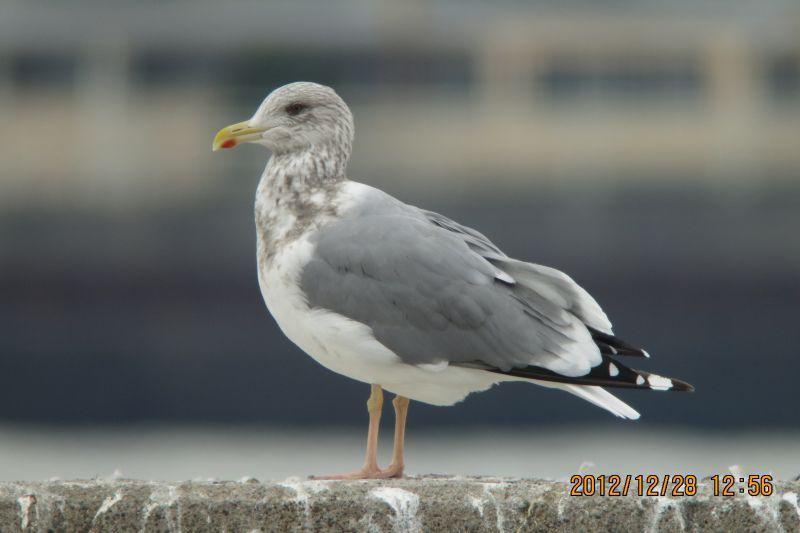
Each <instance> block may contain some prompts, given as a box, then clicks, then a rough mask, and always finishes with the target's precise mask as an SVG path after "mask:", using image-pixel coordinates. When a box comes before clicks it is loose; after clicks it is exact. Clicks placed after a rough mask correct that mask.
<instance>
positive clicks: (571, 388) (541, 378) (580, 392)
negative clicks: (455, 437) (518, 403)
mask: <svg viewBox="0 0 800 533" xmlns="http://www.w3.org/2000/svg"><path fill="white" fill-rule="evenodd" d="M621 355H622V354H621ZM601 357H602V362H601V363H600V364H599V365H597V366H595V367H594V368H592V369H591V371H589V373H587V374H584V375H582V376H564V375H561V374H558V373H556V372H553V371H552V370H548V369H546V368H543V367H540V366H526V367H522V368H511V369H509V370H500V369H499V368H491V367H488V366H485V365H481V366H479V368H482V369H483V370H487V371H489V372H494V373H497V374H503V375H505V376H509V377H510V378H516V379H520V380H524V381H530V382H533V383H536V384H537V385H542V386H545V387H549V388H555V389H562V390H565V391H567V392H569V393H572V394H574V395H575V396H578V397H580V398H583V399H584V400H586V401H588V402H590V403H593V404H595V405H596V406H598V407H602V408H603V409H605V410H607V411H609V412H610V413H612V414H613V415H615V416H618V417H620V418H627V419H630V420H636V419H638V418H639V413H638V412H636V410H635V409H633V408H632V407H631V406H629V405H628V404H626V403H625V402H623V401H622V400H620V399H619V398H617V397H616V396H614V395H613V394H611V393H610V392H608V391H606V390H605V389H603V388H602V387H617V388H628V389H645V390H673V391H687V392H690V391H693V390H694V387H692V386H691V385H690V384H689V383H686V382H685V381H682V380H680V379H675V378H667V377H664V376H659V375H658V374H652V373H650V372H645V371H643V370H636V369H633V368H628V367H627V366H625V365H623V364H622V363H620V362H619V361H617V360H615V359H612V358H611V357H610V356H608V355H606V354H605V353H603V354H601Z"/></svg>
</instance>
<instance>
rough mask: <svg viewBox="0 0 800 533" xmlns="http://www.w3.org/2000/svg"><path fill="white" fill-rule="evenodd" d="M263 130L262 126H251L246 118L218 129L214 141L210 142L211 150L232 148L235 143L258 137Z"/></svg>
mask: <svg viewBox="0 0 800 533" xmlns="http://www.w3.org/2000/svg"><path fill="white" fill-rule="evenodd" d="M264 131H266V130H264V128H253V127H251V126H250V122H249V121H247V120H245V121H244V122H239V123H238V124H231V125H230V126H228V127H225V128H222V129H221V130H219V132H218V133H217V134H216V135H215V136H214V142H213V143H211V151H212V152H216V151H217V150H219V149H221V148H233V147H234V146H236V145H237V144H240V143H246V142H250V141H254V140H256V139H260V138H261V134H262V133H264Z"/></svg>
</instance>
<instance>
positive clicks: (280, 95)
mask: <svg viewBox="0 0 800 533" xmlns="http://www.w3.org/2000/svg"><path fill="white" fill-rule="evenodd" d="M242 143H255V144H261V145H263V146H266V147H267V148H268V149H269V150H270V151H271V152H272V153H273V154H286V153H289V154H290V153H292V152H306V151H308V150H313V149H315V148H321V149H328V150H330V149H335V150H336V151H344V152H345V153H347V154H348V155H349V153H350V147H351V146H352V143H353V115H352V113H351V112H350V109H349V108H348V107H347V104H345V103H344V100H342V99H341V98H340V97H339V95H338V94H336V92H335V91H334V90H333V89H331V88H330V87H326V86H325V85H320V84H318V83H311V82H296V83H290V84H288V85H284V86H283V87H278V88H277V89H275V90H274V91H272V92H271V93H270V94H269V96H267V97H266V98H265V99H264V101H263V102H262V103H261V105H260V106H259V107H258V110H256V112H255V114H254V115H253V116H252V117H251V118H250V119H249V120H245V121H244V122H239V123H238V124H232V125H230V126H228V127H226V128H223V129H221V130H220V131H219V133H217V135H216V137H214V142H213V144H212V146H211V149H212V150H213V151H217V150H219V149H222V148H233V147H235V146H237V145H239V144H242Z"/></svg>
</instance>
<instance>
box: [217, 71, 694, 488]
mask: <svg viewBox="0 0 800 533" xmlns="http://www.w3.org/2000/svg"><path fill="white" fill-rule="evenodd" d="M353 137H354V125H353V115H352V113H351V112H350V109H349V108H348V106H347V104H345V102H344V101H343V100H342V99H341V98H340V97H339V96H338V95H337V94H336V92H335V91H334V90H333V89H331V88H330V87H326V86H324V85H320V84H317V83H311V82H296V83H290V84H288V85H284V86H282V87H279V88H277V89H275V90H274V91H273V92H272V93H270V94H269V95H268V96H267V97H266V99H265V100H264V101H263V103H262V104H261V105H260V106H259V107H258V109H257V110H256V112H255V114H254V115H253V116H252V117H251V118H250V119H249V120H246V121H244V122H240V123H238V124H233V125H231V126H228V127H226V128H223V129H222V130H220V131H219V133H217V135H216V136H215V137H214V141H213V144H212V150H214V151H217V150H220V149H223V148H234V147H235V146H237V145H239V144H242V143H254V144H260V145H262V146H264V147H266V148H267V149H268V150H269V151H270V152H271V157H270V159H269V161H268V163H267V165H266V168H265V170H264V172H263V174H262V176H261V180H260V182H259V184H258V188H257V191H256V199H255V223H256V234H257V248H256V250H257V259H258V282H259V287H260V289H261V293H262V295H263V297H264V301H265V302H266V305H267V308H268V309H269V312H270V313H271V314H272V316H273V317H274V319H275V321H276V322H277V324H278V326H279V327H280V329H281V330H282V331H283V333H284V334H285V335H286V336H287V337H288V338H289V339H290V340H291V341H292V342H293V343H294V344H296V345H297V346H298V347H299V348H300V349H302V350H303V351H304V352H306V353H307V354H308V355H310V356H311V357H312V358H313V359H315V360H316V361H317V362H318V363H320V364H322V365H323V366H324V367H326V368H328V369H330V370H332V371H334V372H337V373H339V374H342V375H345V376H347V377H349V378H352V379H355V380H358V381H362V382H364V383H367V384H369V385H370V386H371V394H370V396H369V399H368V401H367V411H368V413H369V431H368V435H367V447H366V456H365V460H364V465H363V467H362V468H361V469H360V470H358V471H355V472H350V473H346V474H337V475H333V476H320V477H318V478H317V479H370V478H392V477H402V475H403V470H404V461H403V446H404V437H405V427H406V417H407V413H408V406H409V401H410V400H416V401H419V402H424V403H428V404H432V405H438V406H448V405H453V404H455V403H457V402H459V401H461V400H463V399H464V398H465V397H466V396H467V395H468V394H470V393H472V392H478V391H484V390H486V389H488V388H490V387H491V386H493V385H495V384H497V383H500V382H506V381H524V382H528V383H535V384H536V385H541V386H544V387H549V388H553V389H561V390H564V391H567V392H569V393H572V394H574V395H576V396H578V397H580V398H583V399H584V400H586V401H588V402H591V403H593V404H595V405H597V406H599V407H602V408H603V409H606V410H607V411H610V412H611V413H612V414H614V415H616V416H618V417H620V418H625V419H637V418H639V413H637V412H636V411H635V410H634V409H633V408H631V407H630V406H629V405H627V404H626V403H624V402H623V401H621V400H619V399H618V398H616V397H615V396H613V395H612V394H611V393H609V392H608V391H606V390H605V389H604V388H603V387H623V388H632V389H651V390H673V391H691V390H693V387H692V386H691V385H689V384H688V383H686V382H684V381H680V380H677V379H671V378H666V377H662V376H659V375H657V374H652V373H649V372H644V371H641V370H635V369H632V368H629V367H627V366H625V365H623V364H622V363H620V362H619V361H618V357H628V356H630V357H649V355H648V353H647V352H646V351H644V350H643V349H641V348H637V347H636V346H634V345H632V344H629V343H627V342H625V341H623V340H621V339H619V338H618V337H616V336H615V335H614V333H613V331H612V329H611V323H610V322H609V320H608V317H607V316H606V314H605V313H604V312H603V310H602V309H601V308H600V306H599V305H598V304H597V302H596V301H595V300H594V298H592V296H590V295H589V293H588V292H586V291H585V290H584V289H583V288H581V287H580V286H579V285H578V284H577V283H575V282H574V281H573V280H572V279H571V278H570V277H569V276H567V275H566V274H564V273H563V272H560V271H558V270H555V269H553V268H549V267H546V266H542V265H538V264H534V263H528V262H525V261H520V260H517V259H513V258H511V257H509V256H507V255H506V254H504V253H503V252H502V251H501V250H500V249H499V248H498V247H497V246H495V245H494V244H493V243H492V242H491V241H490V240H489V239H488V238H487V237H485V236H484V235H483V234H481V233H479V232H478V231H476V230H474V229H472V228H469V227H467V226H463V225H461V224H459V223H457V222H454V221H453V220H451V219H449V218H447V217H445V216H443V215H440V214H438V213H434V212H432V211H426V210H424V209H420V208H417V207H414V206H411V205H408V204H406V203H404V202H402V201H400V200H398V199H396V198H394V197H392V196H390V195H389V194H387V193H385V192H383V191H381V190H379V189H376V188H373V187H370V186H369V185H365V184H362V183H358V182H355V181H351V180H349V179H348V178H347V163H348V160H349V159H350V153H351V150H352V145H353ZM384 390H386V391H389V392H391V393H394V394H395V395H396V396H395V397H394V399H393V401H392V404H393V406H394V411H395V433H394V450H393V453H392V459H391V463H390V464H389V466H388V467H386V468H380V467H379V466H378V461H377V443H378V429H379V426H380V418H381V411H382V407H383V391H384Z"/></svg>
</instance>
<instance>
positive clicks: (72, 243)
mask: <svg viewBox="0 0 800 533" xmlns="http://www.w3.org/2000/svg"><path fill="white" fill-rule="evenodd" d="M574 196H575V195H570V194H565V193H555V192H546V193H543V192H541V191H539V192H537V191H530V192H527V193H524V194H519V195H518V196H516V197H515V198H514V199H509V198H507V197H496V196H492V195H487V196H485V197H483V198H481V200H480V201H478V200H477V199H475V197H474V196H467V197H466V198H461V195H459V194H456V193H454V195H453V198H454V199H453V200H452V201H438V202H435V203H433V204H432V203H430V202H429V201H426V200H421V199H416V201H415V203H417V204H420V205H422V204H424V206H425V207H428V208H433V209H436V210H439V211H441V212H443V213H445V214H447V215H449V216H452V217H454V218H456V219H457V220H459V221H461V222H463V223H465V224H468V225H471V226H474V227H477V228H479V229H481V230H482V231H483V232H484V233H486V234H487V235H488V236H489V237H491V238H493V239H494V240H495V242H497V243H498V244H499V245H500V246H501V247H503V248H504V249H505V250H506V252H507V253H509V254H510V255H513V256H516V257H519V258H523V259H527V260H532V261H535V262H539V263H543V264H547V265H550V266H554V267H557V268H560V269H562V270H564V271H566V272H568V273H570V274H571V275H572V276H573V277H574V278H575V279H576V280H577V281H578V282H579V283H581V284H582V285H583V286H584V287H585V288H587V289H588V290H589V291H590V292H592V293H593V294H594V295H595V296H596V298H597V299H598V300H599V301H600V303H601V304H602V305H603V307H604V308H605V310H606V311H607V312H608V314H609V316H610V318H611V320H612V322H613V323H614V325H615V330H616V332H617V334H619V335H620V336H621V337H623V338H626V339H628V340H630V341H631V342H634V343H640V344H642V345H644V346H646V347H647V349H648V350H649V351H650V353H651V354H652V355H653V359H652V360H650V361H644V362H641V361H639V360H636V361H629V362H631V363H636V365H635V366H639V367H640V368H642V369H644V370H653V371H656V372H659V373H663V374H665V375H669V376H675V377H680V378H683V379H686V380H688V381H690V382H692V383H693V384H694V385H695V386H696V387H697V392H695V393H694V394H677V393H653V392H641V391H632V392H622V393H620V395H621V397H623V398H624V399H625V400H626V401H629V402H631V403H632V404H633V405H634V406H635V407H636V408H637V409H639V410H640V411H641V412H642V413H643V420H645V421H649V422H657V423H670V424H674V423H681V424H683V423H685V424H690V425H693V426H697V427H712V426H720V427H722V426H726V427H733V426H736V427H741V426H784V427H787V428H794V427H796V424H797V406H798V403H797V398H798V395H797V383H798V379H799V378H800V362H799V361H798V356H797V354H798V346H800V328H799V327H798V322H799V321H798V319H800V311H799V310H798V302H800V282H799V279H800V278H799V274H798V273H800V239H798V237H797V231H798V229H799V228H800V209H798V206H800V188H789V189H787V190H784V191H775V190H773V192H770V193H769V194H759V193H753V194H752V195H750V196H748V197H747V198H738V199H730V198H728V199H725V198H723V199H720V198H719V197H718V195H715V194H712V192H711V191H703V190H691V189H686V188H682V189H680V190H679V191H677V190H676V191H670V190H658V191H654V190H652V189H649V190H648V191H647V192H642V191H637V190H634V189H626V190H618V191H614V192H606V193H605V194H604V195H599V196H598V195H597V194H583V195H578V197H577V198H576V197H574ZM410 200H415V199H410ZM254 240H255V238H254V231H253V223H252V191H249V190H247V191H245V189H244V188H242V189H241V190H239V191H237V192H235V193H233V194H230V195H229V196H228V197H225V198H219V199H215V200H214V201H208V202H206V203H205V204H203V205H200V206H194V207H192V208H170V209H166V208H165V209H152V210H150V211H149V212H141V211H139V212H135V213H133V212H132V213H110V214H105V215H100V214H96V213H94V214H89V213H83V212H66V211H61V212H53V211H52V210H47V211H45V210H42V211H31V210H30V209H27V210H20V211H18V212H13V211H11V212H8V211H7V212H4V213H2V215H0V254H2V255H1V256H0V257H2V259H1V260H0V420H6V421H8V420H13V421H55V422H86V421H93V422H101V421H102V422H126V421H132V420H167V419H168V420H184V421H257V422H287V423H296V424H312V423H313V424H321V423H330V424H342V423H348V424H349V423H360V422H362V421H363V419H364V417H365V414H364V412H363V411H364V403H363V402H364V400H365V399H366V395H367V392H368V390H367V387H366V386H365V385H364V384H360V383H356V382H353V381H350V380H348V379H346V378H344V377H341V376H337V375H335V374H333V373H330V372H329V371H327V370H325V369H323V368H322V367H320V366H318V365H317V364H316V363H314V362H313V361H312V360H311V359H310V358H309V357H308V356H306V355H304V354H303V353H302V352H300V351H299V349H297V348H295V347H294V346H292V345H291V343H290V342H289V341H287V340H286V339H285V338H284V337H283V336H282V334H281V333H280V331H279V330H278V328H277V326H276V325H275V323H274V322H273V321H272V319H271V318H270V317H269V315H268V314H267V311H266V308H265V307H264V304H263V302H262V301H261V296H260V293H259V291H258V287H257V283H256V271H255V253H254ZM581 420H594V421H607V422H608V423H616V422H615V421H614V420H613V419H612V418H610V417H609V416H608V415H606V414H605V413H603V412H601V411H599V410H598V409H597V408H595V407H593V406H591V405H588V404H583V403H582V402H581V401H580V400H577V399H574V398H572V397H569V396H567V395H566V394H563V393H559V392H553V391H546V390H543V389H539V388H537V387H534V386H527V385H524V384H513V385H505V386H502V387H499V388H495V389H493V390H491V391H489V392H488V393H484V394H481V395H477V396H472V397H470V398H469V399H468V400H467V401H466V402H465V403H463V404H461V405H459V406H457V407H455V408H451V409H448V410H444V409H441V408H435V407H429V406H421V405H419V406H417V405H415V406H414V417H413V423H414V424H415V425H423V424H448V425H450V424H452V425H456V424H473V423H486V422H491V423H517V422H530V423H539V422H555V421H581Z"/></svg>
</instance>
